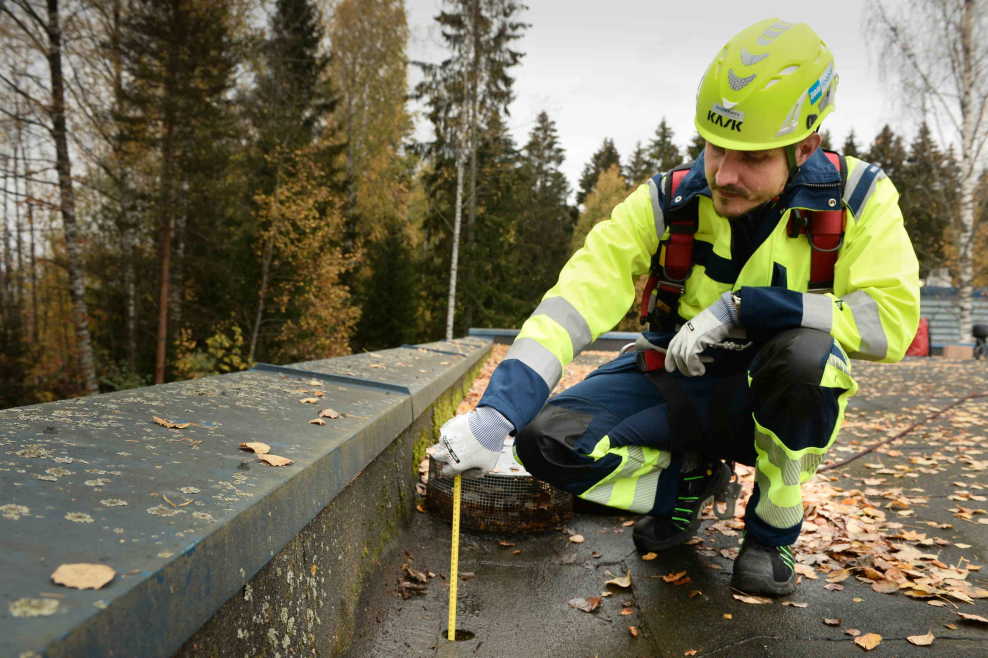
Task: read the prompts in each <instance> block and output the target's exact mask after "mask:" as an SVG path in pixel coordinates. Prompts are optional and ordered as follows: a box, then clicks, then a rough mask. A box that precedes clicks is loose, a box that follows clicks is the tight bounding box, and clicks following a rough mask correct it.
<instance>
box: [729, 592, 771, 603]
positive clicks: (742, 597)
mask: <svg viewBox="0 0 988 658" xmlns="http://www.w3.org/2000/svg"><path fill="white" fill-rule="evenodd" d="M731 596H733V597H734V598H736V599H737V600H738V601H741V602H742V603H750V604H751V605H765V604H767V603H771V602H772V599H770V598H768V597H765V596H753V595H751V594H738V593H737V592H731Z"/></svg>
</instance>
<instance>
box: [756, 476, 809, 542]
mask: <svg viewBox="0 0 988 658" xmlns="http://www.w3.org/2000/svg"><path fill="white" fill-rule="evenodd" d="M755 481H756V482H757V483H758V490H759V496H758V504H757V505H756V506H755V516H757V517H758V518H759V519H761V520H762V521H764V522H765V523H767V524H768V525H770V526H772V527H773V528H791V527H793V526H794V525H796V524H797V523H799V522H800V521H802V520H803V503H802V501H800V503H799V504H798V505H793V506H792V507H780V506H778V505H776V504H775V503H773V502H772V501H771V500H769V497H768V492H769V486H770V484H769V481H768V477H766V476H765V474H764V473H762V472H761V471H756V472H755Z"/></svg>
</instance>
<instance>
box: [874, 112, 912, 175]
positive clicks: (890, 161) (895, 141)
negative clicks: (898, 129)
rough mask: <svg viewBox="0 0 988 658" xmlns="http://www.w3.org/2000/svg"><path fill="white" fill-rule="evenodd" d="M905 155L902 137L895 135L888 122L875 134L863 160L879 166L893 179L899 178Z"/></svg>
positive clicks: (904, 162)
mask: <svg viewBox="0 0 988 658" xmlns="http://www.w3.org/2000/svg"><path fill="white" fill-rule="evenodd" d="M906 157H907V153H906V148H905V146H903V144H902V137H900V136H899V135H896V134H895V133H894V132H893V131H892V127H891V126H889V125H888V124H885V125H884V126H883V127H882V129H881V131H880V132H879V133H878V134H877V135H876V136H875V140H874V141H873V142H872V143H871V146H870V147H868V152H867V153H865V155H864V159H865V160H867V161H868V162H871V163H873V164H877V165H878V166H880V167H881V168H882V169H883V170H884V171H885V174H886V175H887V176H888V177H889V178H891V179H892V180H893V181H895V180H898V179H899V174H900V173H902V170H903V167H904V166H905V164H906Z"/></svg>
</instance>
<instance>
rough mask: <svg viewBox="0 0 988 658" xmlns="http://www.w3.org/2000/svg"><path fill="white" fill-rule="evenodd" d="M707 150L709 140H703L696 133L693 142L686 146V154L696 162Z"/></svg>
mask: <svg viewBox="0 0 988 658" xmlns="http://www.w3.org/2000/svg"><path fill="white" fill-rule="evenodd" d="M705 148H707V140H705V139H703V136H702V135H700V133H695V134H694V135H693V139H692V141H690V143H689V144H687V146H686V154H687V155H688V156H689V158H690V160H696V159H697V158H699V157H700V154H701V153H703V149H705Z"/></svg>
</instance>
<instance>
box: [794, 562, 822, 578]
mask: <svg viewBox="0 0 988 658" xmlns="http://www.w3.org/2000/svg"><path fill="white" fill-rule="evenodd" d="M796 573H798V574H799V575H801V576H805V577H807V578H809V579H810V580H816V579H817V578H818V576H817V575H816V569H814V568H813V567H811V566H810V565H808V564H797V565H796Z"/></svg>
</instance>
